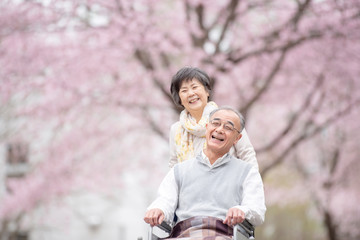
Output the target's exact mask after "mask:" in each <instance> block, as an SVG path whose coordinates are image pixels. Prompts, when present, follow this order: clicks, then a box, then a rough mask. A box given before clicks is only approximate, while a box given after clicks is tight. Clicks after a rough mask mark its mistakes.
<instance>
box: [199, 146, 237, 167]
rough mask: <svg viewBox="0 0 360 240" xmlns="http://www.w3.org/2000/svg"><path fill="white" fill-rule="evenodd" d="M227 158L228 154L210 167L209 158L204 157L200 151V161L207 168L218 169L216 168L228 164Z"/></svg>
mask: <svg viewBox="0 0 360 240" xmlns="http://www.w3.org/2000/svg"><path fill="white" fill-rule="evenodd" d="M228 156H229V153H226V154H224V155H223V156H222V157H220V158H218V159H216V161H215V162H214V164H213V165H211V163H210V160H209V158H208V157H207V156H206V155H205V153H204V150H202V151H201V158H200V161H201V162H202V163H203V164H205V165H206V166H208V167H209V168H215V167H218V166H220V165H222V164H224V163H226V162H228V161H229V160H230V158H228Z"/></svg>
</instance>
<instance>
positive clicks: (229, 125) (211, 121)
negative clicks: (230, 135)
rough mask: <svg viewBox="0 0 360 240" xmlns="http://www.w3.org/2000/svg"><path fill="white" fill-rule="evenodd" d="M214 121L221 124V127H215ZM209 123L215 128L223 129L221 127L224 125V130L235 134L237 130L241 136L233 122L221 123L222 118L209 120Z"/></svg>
mask: <svg viewBox="0 0 360 240" xmlns="http://www.w3.org/2000/svg"><path fill="white" fill-rule="evenodd" d="M214 121H217V122H219V123H220V125H218V126H215V125H214V123H213V122H214ZM209 123H210V124H211V126H212V127H215V128H218V127H221V125H223V128H224V129H225V130H226V131H230V132H233V131H234V130H235V131H237V132H238V133H239V134H240V133H241V131H240V130H238V129H236V128H235V126H234V123H232V122H230V121H227V122H223V121H221V119H220V118H214V119H211V120H209ZM226 126H227V127H228V128H226ZM230 127H231V128H230Z"/></svg>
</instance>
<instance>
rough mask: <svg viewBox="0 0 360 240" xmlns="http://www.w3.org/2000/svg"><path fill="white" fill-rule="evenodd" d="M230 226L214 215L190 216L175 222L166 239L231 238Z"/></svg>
mask: <svg viewBox="0 0 360 240" xmlns="http://www.w3.org/2000/svg"><path fill="white" fill-rule="evenodd" d="M232 235H233V229H232V227H229V226H228V225H226V224H223V220H221V219H218V218H214V217H192V218H189V219H186V220H184V221H181V222H179V223H177V224H176V225H175V226H174V228H173V230H172V231H171V233H170V236H169V237H168V238H164V239H167V240H170V239H178V240H179V239H181V240H231V239H232Z"/></svg>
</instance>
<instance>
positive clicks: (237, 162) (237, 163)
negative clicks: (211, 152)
mask: <svg viewBox="0 0 360 240" xmlns="http://www.w3.org/2000/svg"><path fill="white" fill-rule="evenodd" d="M228 157H229V158H230V160H229V165H231V166H236V167H246V168H251V167H252V165H251V164H250V163H248V162H245V161H243V160H241V159H239V158H237V157H234V156H232V155H230V154H229V156H228Z"/></svg>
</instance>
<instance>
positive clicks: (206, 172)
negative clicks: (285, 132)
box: [144, 107, 266, 239]
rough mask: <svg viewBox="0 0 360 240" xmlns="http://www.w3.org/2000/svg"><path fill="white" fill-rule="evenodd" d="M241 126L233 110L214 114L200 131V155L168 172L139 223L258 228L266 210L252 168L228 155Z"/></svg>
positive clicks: (242, 125) (258, 175)
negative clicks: (210, 221)
mask: <svg viewBox="0 0 360 240" xmlns="http://www.w3.org/2000/svg"><path fill="white" fill-rule="evenodd" d="M244 126H245V120H244V118H243V116H242V115H241V114H240V113H239V112H237V111H236V110H234V109H232V108H230V107H221V108H218V109H216V110H214V111H213V112H212V113H211V114H210V117H209V123H208V124H207V126H206V134H205V137H206V147H205V148H204V150H203V152H202V153H201V154H199V155H198V156H197V157H196V158H193V159H190V160H188V161H185V162H182V163H179V164H176V165H175V166H174V167H173V168H172V169H171V170H170V171H169V173H168V174H167V175H166V177H165V178H164V180H163V181H162V183H161V185H160V187H159V191H158V197H157V198H156V200H155V201H154V202H153V203H152V204H151V205H150V206H149V208H148V210H147V212H146V214H145V217H144V220H145V222H147V223H149V224H150V225H151V226H155V225H158V224H161V222H162V221H164V220H165V221H166V222H167V223H172V222H173V219H174V214H175V215H176V217H177V222H178V224H180V223H183V222H186V221H188V220H189V219H190V220H191V219H194V218H195V217H197V216H209V217H214V218H216V219H221V221H220V222H221V224H223V225H225V224H226V225H227V226H226V225H225V226H226V227H228V226H229V227H230V228H231V226H233V225H235V224H237V223H241V222H243V221H244V220H245V219H247V220H248V221H249V222H250V223H252V224H253V225H254V226H257V225H260V224H262V223H263V222H264V217H265V211H266V207H265V198H264V188H263V183H262V179H261V176H260V174H259V172H258V170H257V169H256V168H254V167H253V166H252V165H250V164H248V163H246V162H244V161H239V160H238V159H237V158H234V157H232V156H231V155H230V154H229V153H228V152H229V150H230V148H231V147H232V146H233V145H234V144H236V142H237V141H239V140H240V138H241V136H242V135H241V131H242V129H243V128H244ZM201 221H203V220H201ZM189 222H191V224H192V223H194V221H193V220H192V221H189ZM178 224H177V225H178ZM191 224H190V225H191ZM177 225H176V226H177ZM185 225H186V226H190V225H189V224H185ZM185 225H184V226H185ZM216 225H219V224H218V223H216ZM176 226H175V228H176ZM184 226H183V227H182V228H184ZM185 228H187V227H185ZM183 230H184V229H182V230H181V231H183ZM225 231H227V230H225ZM180 234H181V233H180ZM226 234H229V235H230V233H229V232H227V233H226ZM226 234H225V235H226ZM179 236H180V235H178V236H175V237H179ZM172 237H174V236H172ZM180 237H181V236H180ZM224 239H226V238H224Z"/></svg>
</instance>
